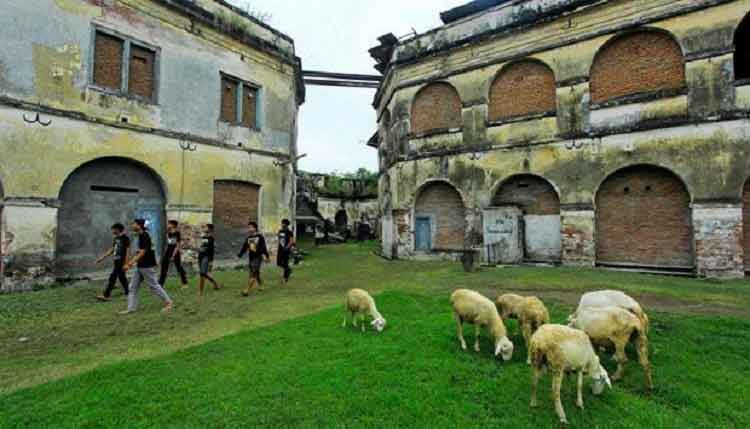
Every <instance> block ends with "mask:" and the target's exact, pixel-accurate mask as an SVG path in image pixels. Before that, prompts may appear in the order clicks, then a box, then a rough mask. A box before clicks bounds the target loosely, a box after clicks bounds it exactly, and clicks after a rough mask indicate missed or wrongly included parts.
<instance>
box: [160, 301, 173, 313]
mask: <svg viewBox="0 0 750 429" xmlns="http://www.w3.org/2000/svg"><path fill="white" fill-rule="evenodd" d="M172 307H174V304H172V303H171V302H170V303H169V304H167V305H165V306H164V308H162V309H161V312H162V313H169V312H170V311H172Z"/></svg>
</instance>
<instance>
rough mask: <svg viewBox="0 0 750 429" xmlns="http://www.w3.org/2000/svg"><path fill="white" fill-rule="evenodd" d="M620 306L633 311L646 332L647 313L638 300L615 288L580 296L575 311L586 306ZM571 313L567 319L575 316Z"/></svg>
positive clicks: (647, 323) (647, 324) (647, 326)
mask: <svg viewBox="0 0 750 429" xmlns="http://www.w3.org/2000/svg"><path fill="white" fill-rule="evenodd" d="M610 306H611V307H620V308H624V309H625V310H628V311H629V312H631V313H633V314H635V315H636V317H638V319H640V320H641V322H642V325H643V328H644V329H645V331H646V333H648V328H649V320H648V315H647V314H646V313H645V312H644V311H643V308H641V305H640V304H639V303H638V301H636V300H634V299H633V298H631V297H630V296H628V295H626V294H625V293H623V292H620V291H617V290H601V291H596V292H588V293H586V294H584V295H583V296H582V297H581V301H580V302H579V303H578V309H577V310H576V313H577V312H578V311H579V310H581V309H582V308H586V307H610ZM576 313H573V314H572V315H571V316H570V317H569V318H568V319H569V320H571V319H573V318H575V314H576Z"/></svg>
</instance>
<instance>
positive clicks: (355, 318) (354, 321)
mask: <svg viewBox="0 0 750 429" xmlns="http://www.w3.org/2000/svg"><path fill="white" fill-rule="evenodd" d="M352 326H354V327H355V328H357V327H359V325H357V313H356V312H354V311H352Z"/></svg>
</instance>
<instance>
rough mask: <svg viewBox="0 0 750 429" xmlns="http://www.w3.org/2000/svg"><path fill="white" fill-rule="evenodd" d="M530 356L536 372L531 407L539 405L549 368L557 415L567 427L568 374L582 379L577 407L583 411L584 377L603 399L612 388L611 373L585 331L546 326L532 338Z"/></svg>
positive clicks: (533, 380)
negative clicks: (564, 390) (542, 382)
mask: <svg viewBox="0 0 750 429" xmlns="http://www.w3.org/2000/svg"><path fill="white" fill-rule="evenodd" d="M529 352H530V353H531V361H532V368H533V369H532V373H533V378H532V384H531V406H532V407H537V406H538V405H539V403H538V402H537V398H536V392H537V385H538V384H539V378H540V377H541V375H542V372H543V371H544V368H545V367H549V369H550V371H551V372H552V391H553V396H554V400H555V411H556V412H557V416H558V417H559V418H560V422H562V423H563V424H567V423H568V420H567V418H566V417H565V410H564V409H563V406H562V402H561V400H560V388H561V386H562V382H563V378H564V376H565V372H566V371H574V372H576V373H577V375H578V391H577V393H578V396H577V400H576V405H577V406H578V407H579V408H583V393H582V389H583V375H584V374H587V375H588V376H589V377H591V379H592V380H593V383H592V384H591V390H592V392H593V393H594V395H600V394H601V393H602V392H603V391H604V388H605V386H608V387H610V388H611V387H612V384H611V383H610V381H609V376H608V375H607V370H605V369H604V367H602V365H601V363H600V362H599V357H598V356H597V355H596V352H594V348H593V346H592V345H591V341H590V340H589V337H588V336H587V335H586V333H585V332H583V331H579V330H577V329H573V328H569V327H567V326H562V325H549V324H548V325H544V326H542V327H541V328H539V329H538V330H537V331H536V333H534V335H533V336H532V337H531V341H530V345H529Z"/></svg>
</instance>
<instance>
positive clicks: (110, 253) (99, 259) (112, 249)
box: [96, 246, 115, 264]
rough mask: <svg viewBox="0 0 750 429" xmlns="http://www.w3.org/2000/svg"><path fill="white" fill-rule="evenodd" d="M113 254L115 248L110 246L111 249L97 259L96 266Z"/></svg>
mask: <svg viewBox="0 0 750 429" xmlns="http://www.w3.org/2000/svg"><path fill="white" fill-rule="evenodd" d="M114 253H115V248H114V246H112V248H111V249H109V250H108V251H107V253H105V254H103V255H102V256H100V257H99V258H97V260H96V263H97V264H101V263H102V261H103V260H105V259H106V258H108V257H110V256H112V255H113V254H114Z"/></svg>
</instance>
